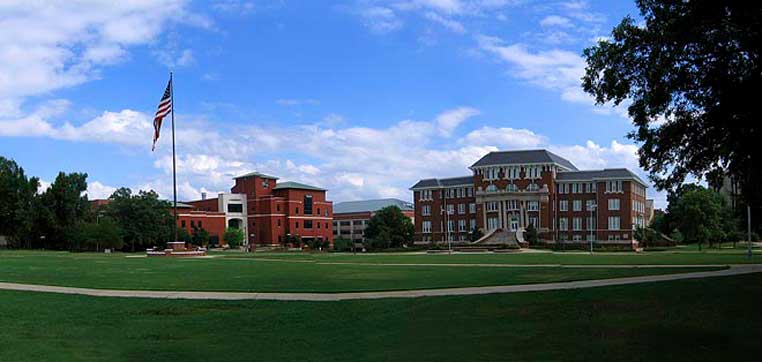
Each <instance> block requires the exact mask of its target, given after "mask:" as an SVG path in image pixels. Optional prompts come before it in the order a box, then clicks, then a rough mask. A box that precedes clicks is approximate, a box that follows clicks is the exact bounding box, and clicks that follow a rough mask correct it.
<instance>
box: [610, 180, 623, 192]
mask: <svg viewBox="0 0 762 362" xmlns="http://www.w3.org/2000/svg"><path fill="white" fill-rule="evenodd" d="M606 192H622V181H606Z"/></svg>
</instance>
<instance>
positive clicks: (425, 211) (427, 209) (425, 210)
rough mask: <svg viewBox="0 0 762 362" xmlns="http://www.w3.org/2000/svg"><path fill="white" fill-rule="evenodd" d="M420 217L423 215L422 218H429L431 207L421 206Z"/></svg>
mask: <svg viewBox="0 0 762 362" xmlns="http://www.w3.org/2000/svg"><path fill="white" fill-rule="evenodd" d="M421 215H423V216H429V215H431V205H423V206H421Z"/></svg>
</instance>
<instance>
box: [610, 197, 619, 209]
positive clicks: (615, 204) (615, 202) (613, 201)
mask: <svg viewBox="0 0 762 362" xmlns="http://www.w3.org/2000/svg"><path fill="white" fill-rule="evenodd" d="M609 210H619V199H609Z"/></svg>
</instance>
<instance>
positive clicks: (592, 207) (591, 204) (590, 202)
mask: <svg viewBox="0 0 762 362" xmlns="http://www.w3.org/2000/svg"><path fill="white" fill-rule="evenodd" d="M585 210H586V211H593V210H595V201H594V200H587V201H585Z"/></svg>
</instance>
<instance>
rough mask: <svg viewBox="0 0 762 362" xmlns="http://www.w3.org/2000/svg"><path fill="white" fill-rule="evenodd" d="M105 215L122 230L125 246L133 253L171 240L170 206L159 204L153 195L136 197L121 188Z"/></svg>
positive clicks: (159, 201) (115, 194)
mask: <svg viewBox="0 0 762 362" xmlns="http://www.w3.org/2000/svg"><path fill="white" fill-rule="evenodd" d="M109 200H110V202H109V204H108V205H107V206H106V210H105V213H106V215H108V216H109V217H111V218H112V219H113V220H115V221H116V223H117V224H118V225H119V226H120V227H121V230H122V235H123V237H124V243H125V246H126V247H127V248H129V250H131V251H136V250H139V249H141V248H145V247H149V246H157V245H158V246H162V245H165V244H166V243H167V242H168V241H170V240H171V239H172V222H174V220H173V217H172V214H171V213H170V208H171V207H170V203H169V202H167V201H163V200H159V195H158V194H157V193H156V192H154V191H140V192H138V194H133V193H132V190H130V189H128V188H125V187H123V188H120V189H118V190H116V191H114V193H113V194H112V195H111V197H109Z"/></svg>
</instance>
